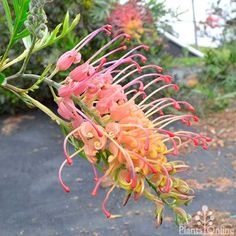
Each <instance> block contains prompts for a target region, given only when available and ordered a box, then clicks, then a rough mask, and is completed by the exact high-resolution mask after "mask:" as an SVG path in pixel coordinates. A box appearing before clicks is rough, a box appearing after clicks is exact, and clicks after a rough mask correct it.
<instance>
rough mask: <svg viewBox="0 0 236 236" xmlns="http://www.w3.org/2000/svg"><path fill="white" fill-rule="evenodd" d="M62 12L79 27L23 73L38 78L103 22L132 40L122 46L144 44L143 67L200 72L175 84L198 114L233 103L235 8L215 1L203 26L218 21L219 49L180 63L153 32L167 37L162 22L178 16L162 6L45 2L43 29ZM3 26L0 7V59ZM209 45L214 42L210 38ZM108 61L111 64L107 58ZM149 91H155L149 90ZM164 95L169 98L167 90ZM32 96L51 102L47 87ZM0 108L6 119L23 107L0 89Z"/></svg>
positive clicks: (101, 39)
mask: <svg viewBox="0 0 236 236" xmlns="http://www.w3.org/2000/svg"><path fill="white" fill-rule="evenodd" d="M9 5H10V6H11V1H9ZM127 9H132V11H131V10H129V17H126V14H125V13H126V12H127ZM67 11H69V13H70V16H71V19H73V18H74V17H75V16H76V15H77V14H78V13H80V14H81V18H80V22H79V24H78V25H77V26H76V28H75V29H74V30H73V31H72V32H70V33H69V34H68V35H67V36H66V37H65V38H63V39H62V40H60V41H58V42H57V43H56V44H54V45H53V46H50V47H48V48H46V49H44V50H41V51H40V52H39V53H37V54H36V55H33V56H32V58H31V62H30V65H29V67H28V72H33V73H35V74H40V73H41V72H42V71H43V68H45V67H46V66H47V65H48V64H49V63H54V62H55V61H56V59H57V58H58V57H59V56H60V55H61V54H62V53H63V52H65V51H67V50H70V49H71V48H73V47H74V45H75V44H76V43H77V42H79V41H80V40H81V39H82V38H83V37H85V36H86V35H87V34H88V33H89V32H91V31H93V30H95V29H97V28H98V27H100V26H102V25H104V24H107V23H109V24H112V25H113V27H114V35H116V33H121V32H125V33H129V34H131V35H132V36H133V40H131V41H130V42H128V45H129V47H130V48H133V47H134V46H136V45H138V44H140V43H143V44H146V45H148V46H149V47H150V50H149V51H148V52H146V51H144V50H141V52H142V54H144V55H145V56H146V57H147V58H148V61H149V63H153V64H158V65H160V66H162V67H163V68H164V69H171V68H172V67H182V68H186V67H201V71H200V72H198V73H197V80H195V79H194V81H193V83H192V82H191V81H190V83H188V81H183V83H181V86H182V90H181V92H180V94H179V96H181V97H179V99H181V100H182V99H184V98H186V99H189V98H190V100H192V101H193V102H194V103H195V105H198V103H196V101H200V102H199V104H200V106H201V109H200V110H202V114H203V113H204V110H213V111H215V110H219V109H223V108H225V107H226V106H228V105H229V104H231V101H232V100H233V99H234V98H235V96H236V79H235V78H236V77H235V76H236V72H235V64H236V38H235V35H236V34H235V32H236V17H235V12H236V9H233V8H230V9H224V8H223V7H222V6H221V1H220V0H218V1H217V2H216V3H215V4H213V5H212V8H211V9H210V11H209V16H212V15H214V17H210V18H209V17H208V21H209V19H211V20H212V19H213V21H214V22H210V23H209V22H208V21H206V22H205V23H206V24H207V27H209V26H214V27H215V24H216V23H217V22H218V21H217V20H216V17H219V18H220V19H223V22H224V24H223V25H221V26H220V27H222V28H223V30H222V32H223V33H222V37H221V38H220V39H217V40H219V41H220V45H219V47H218V48H214V49H212V48H200V50H201V51H203V52H204V53H205V55H206V56H205V58H203V59H202V58H198V57H189V55H187V54H186V56H184V57H182V58H173V57H172V56H171V55H169V54H168V53H167V52H166V50H165V46H166V45H165V40H163V36H162V35H161V34H160V33H159V32H158V29H159V28H161V29H164V30H166V31H168V32H171V31H172V28H171V26H170V25H169V24H168V22H167V21H166V20H163V19H168V17H177V16H178V12H174V11H173V10H170V9H167V8H166V7H165V2H164V1H162V0H160V1H156V0H146V1H144V0H129V1H127V3H125V4H122V5H121V4H119V1H118V0H67V1H60V0H53V1H51V0H50V1H48V3H47V4H46V5H45V12H46V14H47V18H48V23H47V26H48V28H49V30H51V29H54V28H55V26H56V25H58V24H59V23H61V22H62V21H63V19H64V17H65V14H66V12H67ZM131 13H132V14H131ZM215 20H216V21H215ZM213 23H214V24H213ZM6 24H7V23H6V19H5V16H4V11H3V9H2V5H1V4H0V32H1V35H0V42H1V47H0V55H2V54H3V52H4V49H5V48H6V45H7V43H8V40H9V33H8V30H7V27H6ZM202 33H204V32H202ZM226 35H227V37H226ZM109 39H110V38H109V37H107V36H104V34H103V35H99V36H98V37H96V38H95V39H94V40H92V41H91V43H90V44H89V45H87V46H86V47H85V48H84V49H83V51H82V54H83V60H86V59H88V58H89V57H90V56H91V55H93V53H94V52H96V51H97V50H98V49H99V48H101V47H102V46H103V45H105V44H106V43H107V42H108V41H109ZM212 40H216V39H215V38H213V39H212ZM115 47H118V44H117V45H114V46H113V48H115ZM22 50H23V44H22V43H20V42H19V43H18V45H17V46H16V47H14V49H12V50H11V51H10V57H12V58H13V57H15V56H16V55H19V54H20V53H21V51H22ZM109 59H113V58H112V56H111V57H109ZM20 66H21V65H16V66H15V67H13V68H11V71H6V73H9V74H13V73H14V72H17V71H18V70H19V67H20ZM12 70H13V71H12ZM59 76H65V74H64V73H61V74H60V75H59ZM30 84H32V81H25V80H24V81H23V80H18V81H16V85H17V86H19V87H27V86H29V85H30ZM152 89H155V87H152ZM167 93H171V91H168V92H167ZM165 95H168V94H165ZM171 95H172V94H171ZM34 97H35V98H36V99H38V100H40V101H45V102H46V103H47V104H48V103H49V101H52V99H49V98H51V95H50V92H49V90H48V88H47V86H44V85H42V87H40V89H39V90H37V91H36V92H35V94H34ZM191 98H192V99H191ZM0 106H1V109H0V114H6V113H15V112H16V111H18V110H20V109H22V108H24V106H25V105H24V104H23V102H21V101H20V99H18V98H17V97H16V96H15V95H14V94H12V93H10V92H7V91H4V90H3V89H1V88H0ZM198 110H199V109H198Z"/></svg>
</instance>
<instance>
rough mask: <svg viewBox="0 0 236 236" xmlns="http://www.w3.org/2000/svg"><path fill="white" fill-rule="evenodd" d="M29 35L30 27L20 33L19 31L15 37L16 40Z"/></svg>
mask: <svg viewBox="0 0 236 236" xmlns="http://www.w3.org/2000/svg"><path fill="white" fill-rule="evenodd" d="M28 35H30V32H29V30H28V29H24V30H22V31H21V32H20V33H18V34H17V35H16V37H15V38H14V39H15V40H18V39H22V38H25V37H26V36H28Z"/></svg>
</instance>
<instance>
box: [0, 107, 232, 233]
mask: <svg viewBox="0 0 236 236" xmlns="http://www.w3.org/2000/svg"><path fill="white" fill-rule="evenodd" d="M0 129H1V135H0V150H1V154H0V160H1V165H0V189H1V192H0V236H15V235H16V236H18V235H23V236H24V235H25V236H56V235H60V236H78V235H82V236H83V235H91V236H107V235H111V236H113V235H114V236H116V235H117V236H152V235H163V236H165V235H168V236H176V235H179V228H178V227H177V226H176V225H175V224H174V222H173V219H172V213H171V212H169V211H168V210H167V211H166V214H165V219H164V223H163V224H162V226H161V227H160V228H159V229H156V227H155V219H154V214H153V211H154V206H153V205H152V203H150V202H148V201H147V200H145V199H143V200H141V201H138V202H137V203H134V202H132V201H130V202H129V203H128V204H127V206H126V207H122V205H121V204H122V201H123V197H124V192H123V191H115V192H114V194H113V195H112V197H111V198H110V200H109V204H108V207H109V209H110V210H111V212H112V213H113V214H122V216H123V217H122V218H118V219H113V220H108V219H106V218H105V216H104V215H103V213H102V211H101V202H102V199H103V197H104V194H105V191H106V190H105V189H102V188H101V189H100V190H99V193H98V196H97V197H96V198H93V197H92V196H91V195H90V192H91V190H92V188H93V186H94V182H93V176H92V170H91V167H90V165H89V164H88V163H87V162H86V161H85V160H83V159H79V158H77V159H76V158H75V159H74V165H73V166H72V167H66V168H65V169H64V172H63V173H64V180H65V181H66V183H67V184H68V185H69V186H70V187H71V190H72V191H71V193H65V192H64V191H63V190H62V188H61V186H60V185H59V183H58V179H57V171H58V168H59V166H60V164H61V162H62V161H63V160H64V155H63V149H62V142H63V136H62V135H61V133H60V130H59V128H58V127H57V126H56V125H55V124H53V123H52V122H51V121H49V119H48V118H47V117H46V116H45V115H43V114H41V113H40V112H37V111H33V112H28V113H26V114H24V115H20V116H17V117H1V118H0ZM235 154H236V148H235V145H231V146H230V147H227V146H224V147H222V148H221V149H214V150H209V151H203V150H200V149H198V150H196V151H194V152H193V153H191V154H188V155H187V156H185V157H182V159H184V160H186V162H187V163H188V164H189V165H190V166H191V169H190V171H189V172H188V173H186V174H184V177H185V179H188V181H189V183H190V184H191V185H192V186H193V187H194V188H195V189H196V198H195V199H194V201H193V202H192V203H191V204H190V206H189V207H188V208H187V210H188V212H189V213H190V214H194V213H196V212H197V211H199V210H201V208H202V206H203V205H207V206H208V207H209V208H210V209H216V210H218V211H219V212H220V213H219V215H221V212H222V214H223V212H224V213H225V212H227V213H228V217H230V216H233V215H236V197H235V196H236V184H235V182H236V181H235V180H236V174H235V169H236V163H235V160H236V157H235V156H236V155H235ZM175 158H176V157H175ZM235 233H236V231H235ZM185 235H188V234H185Z"/></svg>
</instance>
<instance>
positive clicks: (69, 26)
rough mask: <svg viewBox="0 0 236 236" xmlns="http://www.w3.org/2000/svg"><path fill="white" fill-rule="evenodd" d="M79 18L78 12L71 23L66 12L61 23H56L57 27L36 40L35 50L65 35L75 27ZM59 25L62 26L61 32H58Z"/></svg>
mask: <svg viewBox="0 0 236 236" xmlns="http://www.w3.org/2000/svg"><path fill="white" fill-rule="evenodd" d="M79 20H80V14H78V15H77V16H76V17H75V19H74V20H73V21H72V23H71V24H69V13H68V12H67V13H66V16H65V19H64V21H63V24H62V23H61V24H59V25H57V27H56V28H55V29H54V30H53V31H52V32H51V33H48V34H47V35H46V36H45V37H44V38H43V39H42V40H40V41H38V43H37V45H36V48H35V51H39V50H41V49H43V48H45V47H47V46H49V45H51V44H53V43H55V42H56V41H58V40H60V39H61V38H63V37H64V36H66V35H67V34H68V33H69V32H71V31H72V30H73V29H74V28H75V26H76V25H77V24H78V23H79ZM61 26H62V27H63V28H62V32H61V33H60V34H58V33H59V30H60V28H61Z"/></svg>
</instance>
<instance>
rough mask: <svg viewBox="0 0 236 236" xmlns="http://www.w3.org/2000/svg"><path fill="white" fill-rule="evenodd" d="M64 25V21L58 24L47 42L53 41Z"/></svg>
mask: <svg viewBox="0 0 236 236" xmlns="http://www.w3.org/2000/svg"><path fill="white" fill-rule="evenodd" d="M61 26H62V23H61V24H59V25H57V27H56V28H55V29H54V30H53V31H52V32H51V34H50V36H49V37H48V40H47V43H53V41H54V40H55V39H56V37H57V34H58V32H59V30H60V28H61Z"/></svg>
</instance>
